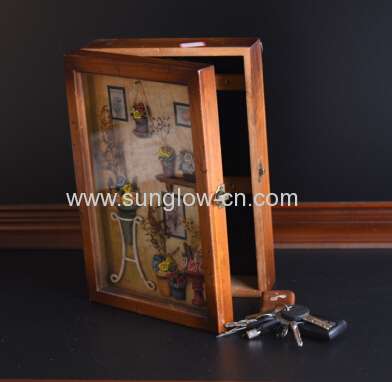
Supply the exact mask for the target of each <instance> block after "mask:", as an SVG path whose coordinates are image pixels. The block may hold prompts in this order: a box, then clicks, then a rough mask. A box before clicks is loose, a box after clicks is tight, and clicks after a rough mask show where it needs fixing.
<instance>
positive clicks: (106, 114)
mask: <svg viewBox="0 0 392 382" xmlns="http://www.w3.org/2000/svg"><path fill="white" fill-rule="evenodd" d="M82 87H83V96H84V102H85V105H86V118H87V121H86V122H87V128H88V134H89V140H90V142H89V144H90V157H91V163H92V169H93V179H94V188H95V189H94V194H95V195H98V193H102V194H103V196H104V197H106V196H107V195H109V196H110V197H111V198H113V199H115V204H114V205H113V206H111V205H110V202H109V203H108V204H107V205H106V206H104V205H103V204H102V203H100V205H98V206H97V207H96V213H97V218H98V231H99V240H100V242H99V246H100V254H101V259H100V261H101V263H102V271H103V280H104V283H105V286H107V287H113V288H116V289H120V290H122V291H128V292H130V293H134V294H139V295H143V296H150V297H154V298H155V299H156V298H158V299H162V300H165V301H167V302H168V303H171V304H172V303H178V304H185V305H187V306H191V307H194V308H195V309H205V305H206V296H205V293H204V271H203V256H202V249H201V240H200V228H199V227H200V223H199V214H198V206H197V204H196V203H195V204H194V205H191V206H188V205H186V204H185V203H184V200H183V197H182V196H184V195H185V194H186V193H190V194H193V195H195V189H196V183H195V182H196V180H195V167H194V158H193V143H192V128H190V127H191V121H190V119H191V118H190V110H189V98H188V88H187V86H182V85H175V84H168V83H160V82H154V81H139V80H137V79H129V78H121V77H112V76H106V75H95V74H82ZM113 89H114V90H113ZM178 105H181V108H179V107H178ZM124 109H126V110H125V111H124ZM178 113H181V115H179V114H178ZM179 120H180V121H181V123H178V122H177V123H176V121H179ZM169 180H170V181H169ZM172 193H173V194H174V197H173V196H172ZM179 193H180V195H179ZM150 197H151V201H150ZM158 198H159V199H160V201H161V206H160V207H159V206H158ZM189 200H191V198H190V197H189ZM130 201H132V205H128V206H127V205H126V204H130ZM136 202H138V204H141V206H137V205H136ZM150 202H152V203H150ZM187 204H189V202H188V203H187ZM164 206H166V210H165V209H164V208H163V207H164Z"/></svg>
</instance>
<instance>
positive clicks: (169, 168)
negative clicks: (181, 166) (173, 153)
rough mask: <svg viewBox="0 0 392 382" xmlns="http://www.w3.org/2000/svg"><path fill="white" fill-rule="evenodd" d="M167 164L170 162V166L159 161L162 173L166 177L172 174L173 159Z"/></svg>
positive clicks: (173, 167)
mask: <svg viewBox="0 0 392 382" xmlns="http://www.w3.org/2000/svg"><path fill="white" fill-rule="evenodd" d="M169 164H170V166H166V165H165V163H164V162H161V165H162V169H163V175H164V176H165V177H166V178H172V177H173V176H174V171H175V166H176V163H175V161H174V160H173V161H170V162H169Z"/></svg>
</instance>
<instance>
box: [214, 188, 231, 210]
mask: <svg viewBox="0 0 392 382" xmlns="http://www.w3.org/2000/svg"><path fill="white" fill-rule="evenodd" d="M225 194H226V189H225V185H224V184H221V185H220V186H218V187H217V189H216V191H215V199H214V201H215V204H216V205H217V206H218V208H223V207H224V206H225V204H224V202H226V200H229V198H230V197H229V195H225Z"/></svg>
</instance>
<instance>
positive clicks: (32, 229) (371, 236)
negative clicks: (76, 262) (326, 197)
mask: <svg viewBox="0 0 392 382" xmlns="http://www.w3.org/2000/svg"><path fill="white" fill-rule="evenodd" d="M272 219H273V229H274V243H275V248H392V202H349V203H345V202H341V203H301V204H299V205H298V206H297V207H295V206H290V207H289V206H283V207H282V206H276V207H273V208H272ZM0 248H3V249H6V248H29V249H30V248H31V249H40V248H42V249H80V248H82V235H81V229H80V218H79V211H78V208H77V207H69V206H64V205H30V206H29V205H27V206H21V205H15V206H0Z"/></svg>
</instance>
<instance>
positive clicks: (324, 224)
mask: <svg viewBox="0 0 392 382" xmlns="http://www.w3.org/2000/svg"><path fill="white" fill-rule="evenodd" d="M272 211H273V212H272V219H273V228H274V242H275V248H392V202H339V203H301V204H299V205H298V206H297V207H292V206H291V207H288V206H283V207H280V206H279V207H278V206H277V207H273V208H272Z"/></svg>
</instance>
